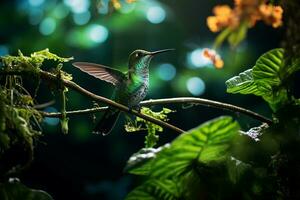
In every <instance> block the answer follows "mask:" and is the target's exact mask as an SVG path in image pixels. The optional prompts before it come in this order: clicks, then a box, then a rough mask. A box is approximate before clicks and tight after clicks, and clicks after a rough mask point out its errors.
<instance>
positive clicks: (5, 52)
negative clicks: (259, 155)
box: [0, 45, 9, 56]
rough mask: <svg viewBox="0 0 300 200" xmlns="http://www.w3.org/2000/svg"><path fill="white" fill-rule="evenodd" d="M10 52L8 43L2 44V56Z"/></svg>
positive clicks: (0, 49)
mask: <svg viewBox="0 0 300 200" xmlns="http://www.w3.org/2000/svg"><path fill="white" fill-rule="evenodd" d="M8 53H9V52H8V48H7V46H6V45H0V56H5V55H7V54H8Z"/></svg>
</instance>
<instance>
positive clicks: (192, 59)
mask: <svg viewBox="0 0 300 200" xmlns="http://www.w3.org/2000/svg"><path fill="white" fill-rule="evenodd" d="M203 50H204V49H202V48H198V49H195V50H193V51H192V52H191V53H188V55H187V61H188V64H189V67H205V66H208V65H210V64H211V61H210V60H209V59H208V58H206V57H204V56H203Z"/></svg>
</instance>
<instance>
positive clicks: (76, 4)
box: [64, 0, 90, 13]
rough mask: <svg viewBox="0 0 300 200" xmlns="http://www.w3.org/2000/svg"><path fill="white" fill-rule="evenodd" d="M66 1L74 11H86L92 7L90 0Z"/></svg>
mask: <svg viewBox="0 0 300 200" xmlns="http://www.w3.org/2000/svg"><path fill="white" fill-rule="evenodd" d="M64 3H65V4H66V5H67V6H69V7H70V9H71V11H72V12H74V13H83V12H86V11H87V10H88V9H89V7H90V1H89V0H64Z"/></svg>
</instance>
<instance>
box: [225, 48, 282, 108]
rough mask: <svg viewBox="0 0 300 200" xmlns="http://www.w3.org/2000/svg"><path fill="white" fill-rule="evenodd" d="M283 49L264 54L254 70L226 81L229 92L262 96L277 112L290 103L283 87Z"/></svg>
mask: <svg viewBox="0 0 300 200" xmlns="http://www.w3.org/2000/svg"><path fill="white" fill-rule="evenodd" d="M283 53H284V52H283V49H273V50H270V51H268V52H267V53H265V54H263V55H262V56H261V57H259V59H258V60H257V61H256V64H255V66H254V67H253V68H252V69H249V70H246V71H245V72H242V73H240V74H239V76H235V77H233V78H231V79H229V80H227V81H226V85H227V92H229V93H241V94H254V95H257V96H261V97H262V98H263V99H264V100H265V101H267V102H268V103H269V105H270V107H271V108H272V109H273V110H274V111H276V110H278V109H279V108H280V107H281V106H282V105H284V104H285V103H286V102H287V101H288V97H287V89H286V88H285V87H284V86H283V82H284V81H283V80H282V79H283V76H284V75H282V74H284V71H283V68H284V61H283Z"/></svg>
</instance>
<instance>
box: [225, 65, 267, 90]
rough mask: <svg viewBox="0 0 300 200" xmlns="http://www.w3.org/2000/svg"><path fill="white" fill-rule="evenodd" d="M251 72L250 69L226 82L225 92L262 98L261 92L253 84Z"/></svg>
mask: <svg viewBox="0 0 300 200" xmlns="http://www.w3.org/2000/svg"><path fill="white" fill-rule="evenodd" d="M252 71H253V70H252V69H248V70H246V71H244V72H242V73H240V74H239V75H238V76H234V77H232V78H231V79H229V80H227V81H226V85H227V92H229V93H234V94H235V93H241V94H255V95H257V96H262V95H263V92H261V91H260V90H259V89H258V88H257V85H256V84H255V83H254V80H253V75H252Z"/></svg>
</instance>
